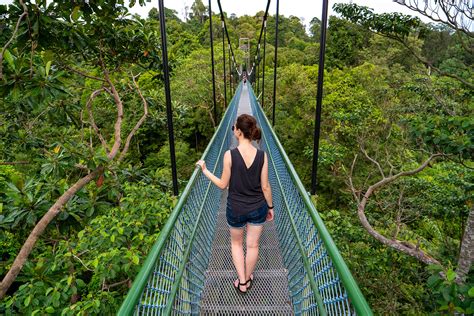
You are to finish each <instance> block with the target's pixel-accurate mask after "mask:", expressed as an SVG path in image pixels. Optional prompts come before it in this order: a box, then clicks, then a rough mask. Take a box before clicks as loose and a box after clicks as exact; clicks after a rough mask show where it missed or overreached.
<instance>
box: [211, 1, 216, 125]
mask: <svg viewBox="0 0 474 316" xmlns="http://www.w3.org/2000/svg"><path fill="white" fill-rule="evenodd" d="M212 31H213V30H212V10H211V0H209V33H210V38H211V68H212V100H213V101H214V125H215V126H217V109H216V108H217V101H216V75H215V70H214V36H213V34H212Z"/></svg>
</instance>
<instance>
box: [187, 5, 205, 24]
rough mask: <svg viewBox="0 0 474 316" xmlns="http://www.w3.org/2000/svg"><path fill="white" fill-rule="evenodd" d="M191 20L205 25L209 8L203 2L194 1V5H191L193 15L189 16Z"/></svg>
mask: <svg viewBox="0 0 474 316" xmlns="http://www.w3.org/2000/svg"><path fill="white" fill-rule="evenodd" d="M189 18H190V19H191V20H193V19H195V20H197V21H199V23H201V24H203V23H204V21H205V20H206V18H207V8H206V6H205V5H204V3H203V2H202V0H194V3H193V4H192V5H191V13H190V14H189Z"/></svg>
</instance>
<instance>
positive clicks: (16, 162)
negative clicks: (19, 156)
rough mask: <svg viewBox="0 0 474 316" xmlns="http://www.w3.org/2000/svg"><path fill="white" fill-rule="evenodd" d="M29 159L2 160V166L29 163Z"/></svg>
mask: <svg viewBox="0 0 474 316" xmlns="http://www.w3.org/2000/svg"><path fill="white" fill-rule="evenodd" d="M30 163H31V162H29V161H0V166H12V165H29V164H30Z"/></svg>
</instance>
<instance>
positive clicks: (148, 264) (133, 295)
mask: <svg viewBox="0 0 474 316" xmlns="http://www.w3.org/2000/svg"><path fill="white" fill-rule="evenodd" d="M240 88H241V85H240V86H239V89H240ZM236 95H237V93H236ZM234 98H235V95H234ZM234 98H233V99H232V100H231V103H232V102H233V101H234ZM233 110H235V107H232V106H229V107H227V110H226V112H225V114H224V117H225V116H228V115H231V114H230V112H231V111H233ZM224 121H225V120H224V119H222V120H221V122H220V123H219V126H218V127H217V129H216V131H215V133H214V135H213V136H212V138H211V141H210V142H209V144H208V145H207V147H206V149H205V151H204V153H203V154H202V157H201V159H203V160H205V159H206V157H207V155H208V153H209V151H210V149H211V147H212V146H213V145H214V143H215V141H216V137H217V134H218V131H219V130H220V129H221V127H222V124H223V122H224ZM216 165H217V162H216ZM199 174H200V170H199V168H197V167H196V168H195V169H194V171H193V173H192V175H191V178H190V179H189V181H188V184H187V185H186V187H185V189H184V190H183V193H182V194H181V197H180V198H179V200H178V203H177V204H176V206H175V208H174V209H173V211H172V212H171V214H170V217H169V218H168V220H167V221H166V224H165V226H164V227H163V229H162V230H161V232H160V235H159V237H158V239H157V240H156V242H155V244H154V245H153V247H152V249H151V251H150V253H149V255H148V256H147V259H146V260H145V262H144V264H143V266H142V268H141V269H140V272H139V273H138V275H137V277H136V278H135V280H134V281H133V284H132V287H131V288H130V290H129V292H128V294H127V296H126V298H125V300H124V302H123V303H122V306H121V307H120V309H119V311H118V313H117V315H119V316H128V315H131V314H133V311H134V309H135V307H136V305H137V303H138V301H139V299H140V296H141V294H142V292H143V290H144V288H145V286H146V284H147V281H148V278H149V277H150V275H151V273H152V271H153V267H154V265H155V263H156V260H157V258H158V257H159V256H160V254H161V252H162V250H163V247H164V246H165V243H166V241H167V239H168V237H169V235H170V232H171V231H172V229H173V227H174V225H175V223H176V221H177V219H178V216H179V215H180V214H181V210H182V208H183V206H184V204H185V203H186V201H187V199H188V196H189V194H190V192H191V188H192V187H193V185H194V184H195V182H196V180H197V179H198V176H199Z"/></svg>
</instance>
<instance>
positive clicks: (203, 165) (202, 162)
mask: <svg viewBox="0 0 474 316" xmlns="http://www.w3.org/2000/svg"><path fill="white" fill-rule="evenodd" d="M196 166H199V167H201V170H202V171H203V172H204V170H206V162H205V161H204V160H199V161H198V162H196Z"/></svg>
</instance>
